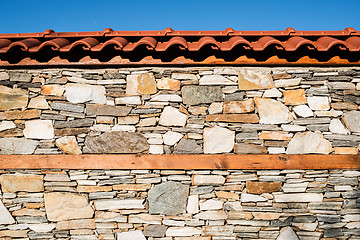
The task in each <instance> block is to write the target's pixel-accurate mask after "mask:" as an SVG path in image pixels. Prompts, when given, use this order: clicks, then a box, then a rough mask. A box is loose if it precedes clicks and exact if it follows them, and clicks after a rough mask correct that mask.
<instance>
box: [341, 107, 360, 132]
mask: <svg viewBox="0 0 360 240" xmlns="http://www.w3.org/2000/svg"><path fill="white" fill-rule="evenodd" d="M343 120H344V123H345V125H346V127H347V128H348V129H349V130H350V132H355V133H359V132H360V111H350V112H346V113H344V116H343Z"/></svg>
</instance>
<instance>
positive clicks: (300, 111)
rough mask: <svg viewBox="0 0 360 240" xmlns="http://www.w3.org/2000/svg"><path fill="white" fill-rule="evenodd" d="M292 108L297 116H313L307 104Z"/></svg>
mask: <svg viewBox="0 0 360 240" xmlns="http://www.w3.org/2000/svg"><path fill="white" fill-rule="evenodd" d="M293 110H294V112H295V113H296V115H298V116H299V117H303V118H307V117H313V116H314V113H313V111H312V110H311V109H310V108H309V107H308V106H307V105H299V106H296V107H294V108H293Z"/></svg>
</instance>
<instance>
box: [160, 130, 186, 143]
mask: <svg viewBox="0 0 360 240" xmlns="http://www.w3.org/2000/svg"><path fill="white" fill-rule="evenodd" d="M183 136H184V135H183V134H181V133H178V132H172V131H168V132H166V133H165V134H164V136H163V139H164V144H165V145H169V146H173V145H175V144H176V143H177V142H178V141H180V139H181V138H182V137H183Z"/></svg>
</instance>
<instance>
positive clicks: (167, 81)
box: [156, 78, 180, 91]
mask: <svg viewBox="0 0 360 240" xmlns="http://www.w3.org/2000/svg"><path fill="white" fill-rule="evenodd" d="M156 85H157V88H158V89H164V90H173V91H178V90H180V81H179V80H175V79H171V78H162V79H160V80H158V81H157V83H156Z"/></svg>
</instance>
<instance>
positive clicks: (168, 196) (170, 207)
mask: <svg viewBox="0 0 360 240" xmlns="http://www.w3.org/2000/svg"><path fill="white" fill-rule="evenodd" d="M188 193H189V186H186V185H183V184H181V183H177V182H171V181H169V182H166V183H162V184H159V185H157V186H156V187H153V188H151V189H150V190H149V192H148V200H149V213H150V214H165V215H177V214H182V213H185V210H186V202H187V198H188Z"/></svg>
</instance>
